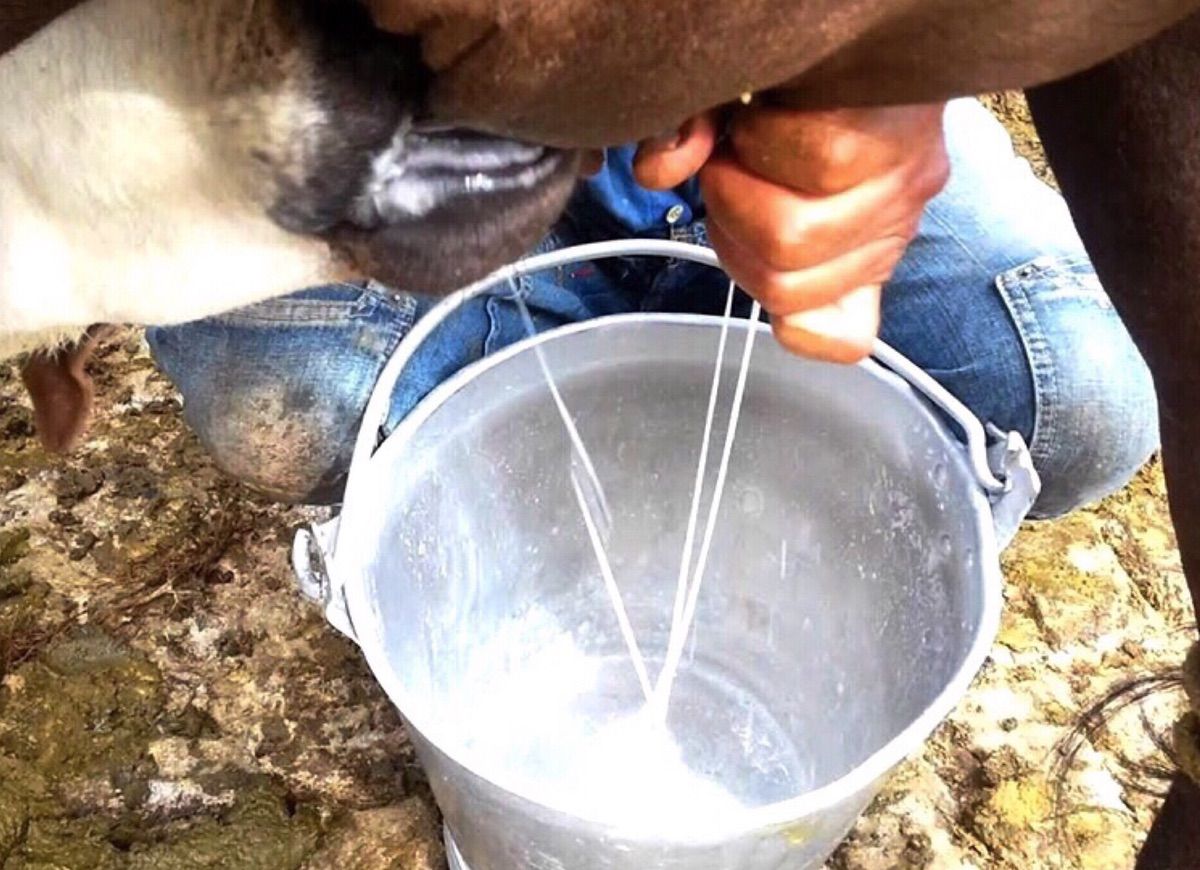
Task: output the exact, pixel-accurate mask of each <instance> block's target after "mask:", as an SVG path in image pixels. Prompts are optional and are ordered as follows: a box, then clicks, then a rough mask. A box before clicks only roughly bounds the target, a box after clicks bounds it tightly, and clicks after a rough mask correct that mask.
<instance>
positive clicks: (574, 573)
mask: <svg viewBox="0 0 1200 870" xmlns="http://www.w3.org/2000/svg"><path fill="white" fill-rule="evenodd" d="M638 254H642V255H647V254H648V255H662V256H670V257H675V258H680V259H689V260H694V261H697V262H703V263H708V264H710V265H714V266H715V265H716V259H715V256H714V255H713V253H712V252H711V251H709V250H707V249H704V248H698V247H694V246H689V245H682V244H678V243H670V242H662V243H646V242H624V243H611V244H604V245H593V246H584V247H581V248H576V249H569V250H566V251H558V252H554V253H552V254H548V255H545V256H539V257H534V258H531V259H529V260H525V261H522V262H521V263H518V264H516V265H514V266H511V267H508V268H506V269H504V270H501V272H499V273H497V274H496V275H494V276H492V277H491V278H489V279H488V280H486V281H483V282H480V283H479V284H477V285H475V286H473V287H470V288H467V289H466V290H464V291H460V293H458V294H456V295H455V296H453V297H451V298H449V299H448V300H446V301H445V302H444V303H443V304H442V305H441V306H440V307H439V308H438V309H435V310H434V312H432V313H431V314H430V315H429V316H428V317H427V318H426V319H424V320H422V321H421V322H420V323H419V324H418V325H417V327H416V329H415V330H414V332H413V333H412V334H411V335H410V336H409V339H408V340H406V342H404V344H403V347H402V349H401V351H400V353H399V354H398V355H397V357H396V358H395V359H393V360H392V361H391V362H390V363H389V364H388V366H387V367H386V368H385V370H384V372H383V374H382V375H381V377H380V380H379V383H378V385H377V386H376V389H375V394H374V396H373V397H372V400H371V403H370V405H369V407H368V409H367V412H366V415H365V420H364V424H363V431H362V433H361V435H360V438H359V441H358V444H357V449H356V453H355V457H354V461H353V464H352V467H351V472H350V478H349V483H348V486H347V491H346V497H345V502H344V506H343V510H342V513H341V516H340V517H339V518H337V519H335V520H333V521H332V522H330V523H327V524H325V525H323V526H318V527H315V528H312V529H308V530H304V531H302V532H301V533H300V534H299V535H298V536H297V540H296V545H295V548H294V564H295V567H296V569H297V574H298V576H299V578H300V581H301V586H302V588H303V589H305V591H306V592H307V593H308V594H310V595H312V596H313V597H315V598H317V599H319V600H320V601H321V602H322V603H323V604H324V605H325V611H326V615H327V617H328V618H329V620H330V621H331V622H332V623H333V624H334V625H335V626H337V627H338V628H339V629H341V630H342V631H344V632H345V633H347V634H348V635H349V636H350V637H352V638H353V639H354V640H355V641H356V642H357V643H358V644H359V646H361V648H362V650H363V652H364V653H365V655H366V657H367V660H368V662H369V663H370V666H371V668H372V669H373V671H374V674H375V676H376V677H377V679H378V680H379V681H380V683H381V684H382V685H383V687H384V689H385V690H386V691H387V693H388V695H389V696H390V697H391V699H392V700H393V702H394V703H395V704H396V706H397V707H398V708H399V710H400V712H401V713H402V715H403V716H404V718H405V720H406V723H407V724H408V727H409V733H410V734H411V737H412V740H413V742H414V744H415V745H416V748H417V751H418V754H419V756H420V758H421V761H422V763H423V764H424V766H425V768H426V770H427V772H428V774H429V778H430V782H431V784H432V787H433V791H434V794H435V795H436V798H437V801H438V803H439V805H440V807H441V809H442V812H443V815H444V818H445V824H446V831H447V846H448V850H449V854H450V859H451V864H452V867H454V868H464V870H465V868H470V870H524V868H533V870H551V868H553V870H590V868H611V870H671V868H678V870H683V868H713V870H735V868H740V870H766V868H772V870H782V868H788V870H792V868H807V867H818V866H820V865H821V863H822V862H823V861H824V860H825V859H826V858H827V857H828V855H829V854H830V853H831V852H832V851H833V849H834V848H835V847H836V846H837V844H838V842H839V841H840V840H841V838H842V837H844V836H845V834H846V832H847V831H848V830H849V828H850V827H851V826H852V825H853V823H854V821H855V819H856V818H857V817H858V815H859V814H860V813H861V812H862V810H863V809H864V808H865V807H866V805H867V803H868V802H869V801H870V799H871V798H872V796H873V795H874V793H875V792H876V790H877V789H878V787H879V785H880V784H881V780H882V779H883V778H884V777H885V776H886V775H887V774H888V773H889V771H890V770H891V769H892V768H893V767H894V766H895V765H896V764H897V763H898V762H900V761H901V760H902V759H903V758H904V757H905V756H906V755H908V754H909V753H910V752H912V751H914V750H915V749H917V748H918V747H919V745H920V744H921V743H922V742H923V741H924V740H925V738H926V737H927V736H928V735H929V733H930V732H931V731H932V730H933V728H934V727H935V726H936V725H937V724H938V723H939V722H940V721H941V720H942V719H943V718H944V717H945V716H946V715H947V714H948V713H949V712H950V710H951V709H952V707H953V705H954V704H955V703H956V702H957V701H958V699H959V698H960V697H961V696H962V695H963V693H964V692H965V691H966V689H967V686H968V684H969V682H970V681H971V680H972V679H973V677H974V676H975V674H976V672H977V670H978V669H979V667H980V666H981V664H982V663H983V660H984V657H985V655H986V653H987V650H988V649H989V647H990V645H991V643H992V641H993V639H994V636H995V632H996V630H997V626H998V621H999V612H1000V605H1001V595H1000V572H999V566H998V552H999V548H1000V547H1001V546H1002V545H1003V544H1005V543H1007V541H1008V540H1009V538H1010V537H1011V535H1012V534H1013V532H1014V531H1015V529H1016V527H1017V524H1018V523H1019V522H1020V520H1021V519H1022V518H1023V517H1024V515H1025V513H1026V511H1027V510H1028V509H1029V507H1030V505H1031V504H1032V502H1033V499H1034V496H1035V494H1036V492H1037V489H1038V482H1037V478H1036V475H1035V474H1034V472H1033V469H1032V466H1031V465H1030V462H1029V456H1028V452H1027V451H1026V449H1025V446H1024V444H1023V442H1022V441H1021V439H1020V437H1019V436H1018V435H1015V434H1010V435H1007V436H1003V437H998V433H992V436H991V437H990V438H989V436H988V435H986V434H985V430H984V427H983V426H982V425H981V424H980V423H979V421H978V420H976V419H975V418H974V417H972V416H971V415H970V413H969V412H967V410H966V409H965V408H964V407H963V406H962V405H961V404H959V403H958V402H957V401H955V400H954V399H953V397H951V396H949V395H948V394H947V393H946V392H945V391H944V390H942V389H941V388H940V387H939V386H938V385H937V384H936V383H934V382H933V381H932V380H931V379H930V378H929V377H928V376H926V375H925V374H924V373H922V372H921V371H920V370H918V369H916V368H915V367H914V366H913V365H912V364H911V363H908V362H907V361H906V360H904V359H903V358H902V357H900V356H899V355H898V354H896V353H895V352H894V351H891V350H890V349H888V348H886V347H884V346H882V345H880V346H878V348H877V352H876V354H875V356H874V358H873V359H872V360H869V361H866V362H864V363H862V364H860V365H857V366H849V367H846V366H837V365H828V364H822V363H816V362H811V361H805V360H801V359H797V358H795V357H792V356H790V355H788V354H787V353H786V352H785V351H783V350H782V349H781V348H780V347H779V346H778V345H777V344H776V343H775V342H774V341H769V340H764V341H762V342H759V343H758V344H757V346H756V348H755V355H754V357H753V361H752V369H751V372H750V377H749V381H748V385H747V390H746V395H745V403H744V406H743V411H742V421H741V424H740V426H739V428H738V436H737V441H736V445H735V450H734V453H733V461H732V465H731V467H730V470H729V478H728V481H729V482H728V487H727V490H726V494H725V498H724V501H723V503H722V513H721V515H720V519H721V521H720V525H719V526H718V530H717V534H716V537H715V539H714V541H713V545H712V552H711V557H710V561H709V567H708V571H707V574H706V576H705V580H704V584H705V585H704V587H703V591H702V593H701V596H700V600H699V606H698V609H697V614H696V624H695V632H694V635H693V637H692V641H691V644H690V646H689V649H688V654H687V656H685V658H684V661H683V666H682V668H681V670H680V673H679V678H678V682H677V684H676V688H675V693H674V695H673V700H672V705H671V710H670V716H669V718H668V729H669V732H670V738H671V739H670V740H669V741H668V742H667V743H668V744H669V745H667V744H664V745H663V746H661V747H658V748H656V749H654V750H653V751H646V752H641V754H639V753H638V752H635V751H631V753H632V754H631V755H630V756H629V757H625V756H624V755H622V754H621V753H622V752H623V749H622V747H623V744H621V743H620V742H619V741H620V735H621V733H622V732H621V727H623V725H624V724H625V723H627V722H628V720H627V719H626V718H625V717H626V716H628V715H629V714H632V713H633V712H634V711H635V710H636V709H637V708H638V707H639V705H640V703H641V699H642V696H641V693H640V691H639V688H638V683H637V681H636V680H635V678H634V674H633V671H632V669H631V667H630V660H629V658H628V656H627V655H626V654H625V647H624V645H623V643H622V640H621V636H620V634H619V632H618V628H617V622H616V619H615V618H614V615H613V611H612V609H611V606H610V602H609V600H608V598H607V597H606V595H605V592H604V588H603V585H602V582H601V580H600V577H599V573H598V571H597V569H596V563H595V559H594V556H593V552H592V550H591V547H590V544H589V538H588V536H587V533H586V531H585V527H584V525H583V522H582V520H581V516H580V511H579V509H578V506H577V504H576V503H575V501H574V496H573V491H572V488H571V483H570V478H569V468H570V463H571V446H570V443H569V441H568V439H567V436H566V434H565V432H564V427H563V425H562V422H561V421H560V419H559V417H558V414H557V412H556V409H555V406H554V404H553V402H552V401H551V398H550V396H549V394H548V391H547V389H546V386H545V383H544V382H543V380H542V376H541V374H540V370H539V368H538V364H537V360H536V358H535V354H534V352H533V348H534V346H535V345H537V346H538V347H540V348H541V350H542V351H543V352H544V354H545V358H546V359H547V361H548V362H549V366H550V369H551V371H553V373H554V375H555V378H556V380H557V382H558V385H559V388H560V390H561V392H562V395H563V397H564V398H565V400H566V402H567V404H568V405H569V407H570V409H571V411H572V412H573V414H574V416H575V420H576V423H577V425H578V428H579V431H580V432H581V433H582V435H583V438H584V441H585V442H586V444H587V446H588V449H589V451H590V453H591V454H592V460H593V461H594V463H595V466H596V470H597V472H598V474H599V477H600V479H601V481H602V482H603V484H604V487H605V490H606V492H607V495H608V499H609V503H610V507H611V511H612V516H613V523H612V527H611V531H610V539H609V552H610V555H611V557H612V564H613V568H614V572H615V575H616V578H617V581H618V582H619V583H620V584H621V587H622V591H623V594H624V598H625V603H626V606H627V608H628V611H629V618H630V621H631V623H632V625H633V627H634V630H635V632H636V635H637V638H638V640H639V643H640V645H641V648H642V650H643V651H644V652H645V653H646V657H647V661H648V664H650V665H651V668H652V673H653V672H654V671H653V669H654V668H656V667H657V665H658V664H659V663H661V661H662V658H663V653H664V650H665V648H666V642H667V633H668V629H669V620H670V615H671V611H672V602H673V598H674V595H675V588H676V572H677V570H678V564H679V558H680V552H681V548H682V541H683V536H684V529H685V526H686V523H687V515H688V510H689V506H690V503H689V495H690V491H691V485H692V481H693V478H694V475H695V463H696V456H697V451H698V449H699V435H700V431H701V425H702V422H703V420H704V416H705V409H706V405H707V399H708V389H709V383H710V378H711V375H712V366H713V360H714V358H715V356H714V352H715V347H716V342H717V338H718V333H719V330H720V324H721V321H720V320H719V319H716V318H709V317H699V316H677V315H636V316H619V317H613V318H606V319H601V320H594V321H589V322H585V323H580V324H576V325H572V326H569V327H566V328H562V329H558V330H555V331H552V332H549V333H545V334H542V335H539V336H537V337H536V338H532V339H529V340H527V341H525V342H522V343H520V344H518V345H515V346H512V347H509V348H507V349H505V350H503V351H500V352H498V353H496V354H494V355H493V356H490V357H488V358H486V359H484V360H481V361H480V362H478V363H476V364H474V365H472V366H470V367H468V368H467V369H465V370H463V371H462V372H461V373H459V374H458V375H456V376H454V377H452V378H451V379H450V380H449V381H447V382H446V383H444V384H442V385H441V386H440V387H439V388H438V389H436V390H435V391H434V392H433V393H432V394H431V395H429V396H428V397H427V398H426V399H425V400H424V401H423V402H422V403H421V404H420V405H419V406H418V407H417V408H416V409H415V410H414V411H413V413H412V414H410V415H409V416H408V417H407V418H406V419H405V420H404V421H403V422H402V423H401V425H400V426H399V427H398V429H397V430H396V431H395V432H393V433H392V434H391V435H390V437H388V438H387V439H385V440H383V441H382V443H380V438H379V432H380V426H381V424H382V422H383V420H384V419H385V416H386V413H387V405H388V400H389V397H390V395H391V392H392V387H393V385H394V384H395V382H396V379H397V377H398V376H399V375H400V373H401V371H402V370H403V368H404V365H405V364H406V362H407V360H408V358H409V357H410V356H411V354H412V351H413V349H414V348H415V347H416V346H417V345H418V344H419V343H420V341H422V340H423V339H424V338H425V337H426V336H428V335H429V333H430V332H432V330H433V329H434V328H435V327H436V325H437V323H438V322H440V320H441V319H443V318H444V317H445V316H446V315H448V314H449V313H450V312H452V311H453V310H454V309H455V308H456V307H457V306H458V305H461V304H462V302H463V301H464V300H465V299H466V298H469V297H470V296H474V295H477V294H479V293H484V292H488V291H489V289H491V288H494V287H497V286H500V285H503V284H505V283H507V282H508V281H509V280H510V279H512V278H513V277H515V276H517V275H519V274H522V273H527V272H533V271H536V270H538V269H542V268H549V267H553V266H557V265H560V264H563V263H566V262H571V261H578V260H586V259H596V258H599V257H604V256H615V255H626V256H629V255H638ZM730 329H731V332H730V347H731V349H732V351H731V353H730V354H729V356H728V362H727V366H728V367H729V369H730V371H728V372H726V376H727V377H728V376H730V375H732V374H733V373H734V371H733V370H734V369H736V367H737V365H738V357H739V356H740V354H738V353H737V352H736V350H737V348H738V343H739V342H740V341H743V340H744V339H745V337H746V336H747V335H748V330H750V329H766V327H765V326H764V325H762V324H758V323H754V324H751V323H749V322H748V321H740V322H738V323H736V324H735V325H734V326H732V327H731V328H730ZM715 437H717V438H720V437H721V433H720V431H718V432H716V433H715ZM717 443H719V442H717ZM614 741H616V742H614ZM639 745H640V744H639Z"/></svg>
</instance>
